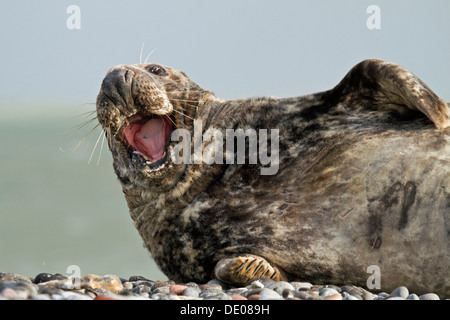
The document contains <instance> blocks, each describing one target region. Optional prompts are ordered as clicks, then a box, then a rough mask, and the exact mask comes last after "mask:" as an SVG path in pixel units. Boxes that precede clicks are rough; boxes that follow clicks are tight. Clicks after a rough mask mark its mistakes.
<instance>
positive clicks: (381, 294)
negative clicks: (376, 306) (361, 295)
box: [378, 292, 389, 299]
mask: <svg viewBox="0 0 450 320" xmlns="http://www.w3.org/2000/svg"><path fill="white" fill-rule="evenodd" d="M387 297H389V294H388V293H386V292H380V293H379V294H378V298H379V299H385V298H387Z"/></svg>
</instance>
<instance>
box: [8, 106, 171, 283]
mask: <svg viewBox="0 0 450 320" xmlns="http://www.w3.org/2000/svg"><path fill="white" fill-rule="evenodd" d="M71 116H72V115H63V116H62V115H53V116H52V115H45V116H42V115H33V116H29V115H28V117H26V116H22V117H20V116H19V117H6V118H7V119H5V117H3V119H0V141H1V142H0V143H1V145H0V146H1V148H0V272H15V273H19V274H23V275H26V276H29V277H34V276H35V275H36V274H38V273H40V272H50V273H57V272H59V273H63V274H67V275H71V273H70V271H68V270H67V268H68V267H69V266H70V265H77V266H79V268H80V272H81V275H86V274H91V273H93V274H99V275H104V274H110V273H112V274H117V275H118V276H120V277H124V278H127V277H129V276H131V275H142V276H145V277H147V278H149V279H154V280H156V279H162V280H166V279H167V277H165V276H164V275H163V274H162V273H161V272H160V271H158V270H157V267H156V265H155V263H154V262H153V260H152V259H151V257H150V255H149V253H148V252H147V250H146V249H144V248H143V246H142V241H141V239H140V237H139V235H138V233H137V231H136V229H135V228H134V226H133V224H132V220H131V218H130V217H129V214H128V208H127V206H126V202H125V199H124V197H123V195H122V191H121V186H120V184H119V182H118V181H117V179H116V177H115V174H114V172H113V169H112V159H111V155H110V153H109V150H107V146H106V142H105V145H104V148H103V152H102V154H101V158H100V161H99V163H98V165H97V161H98V156H99V150H100V143H101V140H100V142H99V145H98V146H97V149H96V152H95V153H94V155H93V157H92V160H91V162H90V163H88V160H89V158H90V156H91V152H92V150H93V148H94V144H95V142H96V140H97V138H98V137H99V134H100V129H99V128H98V129H97V130H96V131H95V132H94V133H92V134H91V135H89V136H88V138H87V139H86V140H85V141H84V142H83V143H82V144H81V146H80V147H79V148H78V149H77V150H75V151H71V148H72V147H73V146H75V145H76V144H77V142H78V141H80V139H81V138H82V137H83V136H84V134H86V133H87V132H88V130H75V131H73V130H72V128H73V127H74V126H75V125H77V124H79V123H81V122H82V121H83V118H77V119H71V118H70V117H71ZM94 124H96V123H94ZM92 127H93V125H91V126H89V128H92Z"/></svg>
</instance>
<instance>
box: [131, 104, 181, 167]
mask: <svg viewBox="0 0 450 320" xmlns="http://www.w3.org/2000/svg"><path fill="white" fill-rule="evenodd" d="M171 132H172V121H171V119H170V118H169V116H167V115H163V116H160V115H155V114H151V113H149V112H145V111H143V112H138V113H137V114H135V115H134V116H132V117H130V118H128V119H127V121H126V126H125V127H124V128H123V130H122V135H123V137H124V139H125V140H126V142H127V144H128V146H129V148H130V151H132V155H136V154H138V155H139V156H141V157H142V158H144V159H145V160H146V163H147V164H148V165H150V166H156V165H158V164H160V163H163V162H164V161H165V159H166V157H167V155H166V145H167V142H168V141H169V138H170V134H171Z"/></svg>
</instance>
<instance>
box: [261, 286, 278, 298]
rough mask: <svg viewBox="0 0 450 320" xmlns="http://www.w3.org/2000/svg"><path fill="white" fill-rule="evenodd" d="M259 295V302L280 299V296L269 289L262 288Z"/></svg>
mask: <svg viewBox="0 0 450 320" xmlns="http://www.w3.org/2000/svg"><path fill="white" fill-rule="evenodd" d="M259 294H260V295H261V298H260V300H271V299H280V298H282V297H281V295H280V294H278V293H277V292H275V291H274V290H272V289H269V288H263V289H262V290H261V291H260V292H259Z"/></svg>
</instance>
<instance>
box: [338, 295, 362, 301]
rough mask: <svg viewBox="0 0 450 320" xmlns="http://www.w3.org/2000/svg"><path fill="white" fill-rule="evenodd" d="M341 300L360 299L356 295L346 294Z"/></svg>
mask: <svg viewBox="0 0 450 320" xmlns="http://www.w3.org/2000/svg"><path fill="white" fill-rule="evenodd" d="M342 300H361V299H358V298H357V297H355V296H352V295H351V294H347V295H345V297H343V298H342Z"/></svg>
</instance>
